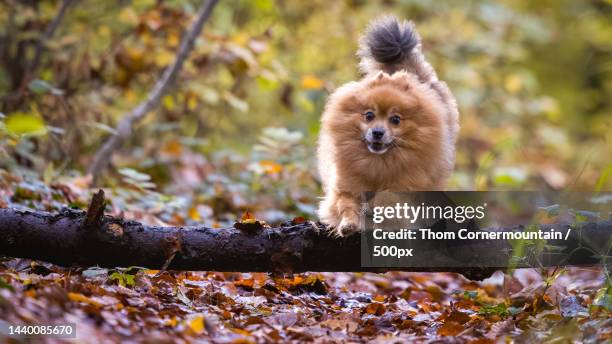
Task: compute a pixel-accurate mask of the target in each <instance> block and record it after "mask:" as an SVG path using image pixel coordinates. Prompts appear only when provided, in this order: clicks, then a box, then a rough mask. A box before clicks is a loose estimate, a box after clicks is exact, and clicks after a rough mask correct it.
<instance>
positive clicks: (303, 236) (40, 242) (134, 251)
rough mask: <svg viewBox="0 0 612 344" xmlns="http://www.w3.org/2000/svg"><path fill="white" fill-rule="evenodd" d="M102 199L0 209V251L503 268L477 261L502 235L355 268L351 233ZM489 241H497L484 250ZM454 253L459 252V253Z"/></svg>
mask: <svg viewBox="0 0 612 344" xmlns="http://www.w3.org/2000/svg"><path fill="white" fill-rule="evenodd" d="M103 199H104V198H103V195H101V194H98V195H97V197H94V199H93V200H92V204H91V205H90V208H89V211H88V212H83V211H77V210H70V209H65V210H62V211H61V212H59V213H55V214H52V213H46V212H38V211H30V210H16V209H0V255H6V256H11V257H23V258H32V259H40V260H45V261H49V262H52V263H55V264H59V265H64V266H92V265H98V266H103V267H116V266H141V267H147V268H151V269H160V268H169V269H174V270H213V271H242V272H303V271H378V272H382V271H387V270H410V271H452V272H459V273H462V274H464V275H465V276H466V277H470V278H483V277H487V276H488V275H490V274H491V273H492V272H494V271H495V270H497V269H504V268H506V267H507V266H495V267H489V266H488V265H487V264H485V263H486V262H488V261H491V260H489V259H491V258H493V257H492V255H499V252H500V251H499V250H504V249H506V248H509V245H508V244H507V242H506V241H504V240H495V242H494V243H493V241H490V242H487V241H477V242H474V243H473V245H471V246H472V247H471V248H470V249H471V250H476V251H477V252H479V253H478V255H479V256H478V258H477V260H474V259H472V260H471V261H470V260H469V259H468V260H466V262H467V264H468V265H464V266H465V267H453V268H445V267H416V268H403V269H402V268H391V269H387V268H362V266H361V259H360V252H361V251H360V250H361V236H360V235H358V234H356V235H352V236H348V237H345V238H341V239H337V238H332V237H330V236H328V235H327V234H326V233H325V232H324V231H323V228H317V225H316V224H313V223H310V222H304V223H300V224H291V223H287V224H285V225H282V226H280V227H277V228H260V226H257V224H255V225H246V226H244V225H243V226H240V225H238V227H241V228H242V229H237V228H223V229H213V228H207V227H203V226H197V227H158V226H146V225H143V224H141V223H139V222H136V221H130V220H124V219H119V218H115V217H111V216H103V215H102V211H101V209H103V208H101V207H100V202H103ZM249 226H251V228H249ZM542 227H543V229H545V228H547V227H550V225H543V226H542ZM611 228H612V222H611V221H604V222H598V223H585V224H582V225H581V228H578V230H576V231H574V233H579V232H580V234H576V235H573V236H572V238H571V239H570V240H568V241H566V242H565V243H564V245H566V246H567V248H566V251H567V252H569V251H570V250H575V248H576V247H577V246H578V245H580V244H581V242H582V241H581V240H582V239H581V238H582V237H583V236H584V237H589V238H590V239H591V240H593V241H596V242H600V243H604V245H608V244H607V242H608V240H609V238H610V233H611V230H610V229H611ZM491 245H497V246H496V247H495V248H494V249H491ZM446 249H447V250H448V251H453V250H459V249H465V247H463V248H462V247H457V248H453V247H447V248H446ZM451 253H452V252H451ZM459 255H460V256H466V255H465V253H461V252H459ZM572 259H573V260H570V261H569V262H568V263H569V265H594V264H599V263H601V259H602V258H601V257H593V254H592V253H589V254H582V255H581V256H579V257H574V258H572ZM604 259H605V258H604ZM489 265H490V264H489ZM544 266H546V265H544ZM517 267H521V264H519V265H518V266H517Z"/></svg>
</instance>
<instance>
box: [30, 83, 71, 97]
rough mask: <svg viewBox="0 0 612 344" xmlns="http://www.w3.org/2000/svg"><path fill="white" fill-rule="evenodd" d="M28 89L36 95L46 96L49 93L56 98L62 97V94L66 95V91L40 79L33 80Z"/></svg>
mask: <svg viewBox="0 0 612 344" xmlns="http://www.w3.org/2000/svg"><path fill="white" fill-rule="evenodd" d="M28 88H29V89H30V91H32V92H34V93H36V94H45V93H47V92H49V93H51V94H53V95H56V96H61V95H62V94H64V91H62V90H60V89H59V88H57V87H54V86H53V85H51V84H49V83H48V82H46V81H44V80H40V79H34V80H32V81H31V82H30V84H29V85H28Z"/></svg>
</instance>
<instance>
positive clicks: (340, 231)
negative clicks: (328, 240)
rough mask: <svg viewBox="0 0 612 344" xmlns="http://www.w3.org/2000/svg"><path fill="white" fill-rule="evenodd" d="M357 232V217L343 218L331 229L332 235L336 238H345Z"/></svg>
mask: <svg viewBox="0 0 612 344" xmlns="http://www.w3.org/2000/svg"><path fill="white" fill-rule="evenodd" d="M356 232H359V218H358V217H356V216H355V217H343V218H342V219H341V220H340V223H339V224H338V225H337V226H336V227H334V228H333V229H332V234H333V235H335V236H337V237H345V236H348V235H351V234H353V233H356Z"/></svg>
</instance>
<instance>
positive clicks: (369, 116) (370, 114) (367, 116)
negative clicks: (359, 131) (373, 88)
mask: <svg viewBox="0 0 612 344" xmlns="http://www.w3.org/2000/svg"><path fill="white" fill-rule="evenodd" d="M363 117H364V118H365V120H366V121H368V122H369V121H371V120H373V119H374V117H375V115H374V112H372V111H368V112H366V113H364V114H363Z"/></svg>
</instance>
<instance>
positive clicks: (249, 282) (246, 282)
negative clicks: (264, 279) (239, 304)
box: [234, 278, 255, 289]
mask: <svg viewBox="0 0 612 344" xmlns="http://www.w3.org/2000/svg"><path fill="white" fill-rule="evenodd" d="M234 285H235V286H236V287H243V288H245V289H253V286H254V285H255V280H254V279H252V278H245V279H240V280H237V281H235V282H234Z"/></svg>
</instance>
